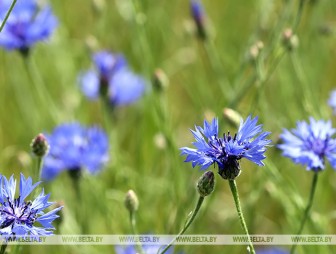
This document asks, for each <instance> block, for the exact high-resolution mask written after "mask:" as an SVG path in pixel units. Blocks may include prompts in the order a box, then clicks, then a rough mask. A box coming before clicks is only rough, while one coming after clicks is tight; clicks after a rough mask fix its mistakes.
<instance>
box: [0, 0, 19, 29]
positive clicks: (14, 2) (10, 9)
mask: <svg viewBox="0 0 336 254" xmlns="http://www.w3.org/2000/svg"><path fill="white" fill-rule="evenodd" d="M16 1H17V0H14V1H13V2H12V4H11V6H10V8H9V10H8V12H7V14H6V16H5V19H4V20H3V21H2V24H1V26H0V33H1V32H2V29H3V28H4V26H5V24H6V22H7V19H8V18H9V15H10V14H11V12H12V10H13V8H14V6H15V4H16Z"/></svg>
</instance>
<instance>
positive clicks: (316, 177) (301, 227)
mask: <svg viewBox="0 0 336 254" xmlns="http://www.w3.org/2000/svg"><path fill="white" fill-rule="evenodd" d="M317 179H318V171H316V172H315V173H314V178H313V181H312V185H311V189H310V195H309V200H308V204H307V207H306V209H305V212H304V216H303V219H302V221H301V225H300V229H299V231H298V232H297V235H301V233H302V231H303V228H304V225H305V223H306V221H307V219H308V215H309V212H310V209H311V207H312V205H313V200H314V194H315V190H316V184H317ZM296 246H297V245H296V244H294V245H293V246H292V248H291V251H290V253H291V254H293V253H295V249H296Z"/></svg>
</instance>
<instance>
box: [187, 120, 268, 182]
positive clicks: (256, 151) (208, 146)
mask: <svg viewBox="0 0 336 254" xmlns="http://www.w3.org/2000/svg"><path fill="white" fill-rule="evenodd" d="M257 121H258V117H255V118H253V119H251V116H249V117H248V118H247V119H246V121H245V122H243V121H241V122H240V126H239V129H238V132H237V134H235V135H234V136H233V137H232V136H231V135H230V132H228V133H227V134H224V135H223V137H222V138H221V137H219V136H218V119H217V118H215V119H213V120H212V122H211V123H208V122H207V121H204V127H203V128H202V127H200V126H196V127H195V131H193V130H191V132H192V134H193V135H194V137H195V139H196V142H193V145H194V146H195V147H196V149H192V148H188V147H183V148H181V150H182V155H183V154H185V155H187V158H186V160H185V161H186V162H190V161H191V162H192V166H193V167H195V166H196V165H199V166H201V169H206V168H208V167H209V166H210V165H212V164H214V163H216V164H217V165H218V173H219V174H220V175H221V176H222V177H223V178H224V179H234V178H235V177H237V176H238V175H239V174H240V166H239V160H240V159H241V158H246V159H248V160H250V161H252V162H254V163H256V164H257V165H259V166H263V165H264V163H263V162H262V160H263V159H265V155H264V152H265V151H266V145H268V144H269V143H270V142H271V140H268V139H266V137H267V136H268V135H269V134H270V132H263V131H262V125H256V124H257ZM258 134H259V135H258ZM257 135H258V136H257Z"/></svg>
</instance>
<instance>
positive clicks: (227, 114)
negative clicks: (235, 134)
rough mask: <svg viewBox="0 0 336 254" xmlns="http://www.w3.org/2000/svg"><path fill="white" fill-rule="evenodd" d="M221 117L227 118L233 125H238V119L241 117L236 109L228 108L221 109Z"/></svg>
mask: <svg viewBox="0 0 336 254" xmlns="http://www.w3.org/2000/svg"><path fill="white" fill-rule="evenodd" d="M223 117H224V120H227V121H228V122H229V123H230V124H231V125H233V126H234V127H238V126H239V125H240V120H241V119H242V117H241V115H240V114H239V113H238V112H237V111H235V110H233V109H230V108H224V109H223Z"/></svg>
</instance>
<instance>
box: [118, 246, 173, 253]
mask: <svg viewBox="0 0 336 254" xmlns="http://www.w3.org/2000/svg"><path fill="white" fill-rule="evenodd" d="M142 250H143V252H144V254H157V253H159V252H158V251H159V250H163V246H160V245H143V246H142ZM115 251H116V253H117V254H138V253H139V252H138V251H137V249H136V247H135V246H134V245H130V246H127V247H121V246H116V247H115ZM166 253H168V254H171V253H173V249H172V248H171V249H169V250H168V251H167V252H166Z"/></svg>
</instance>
